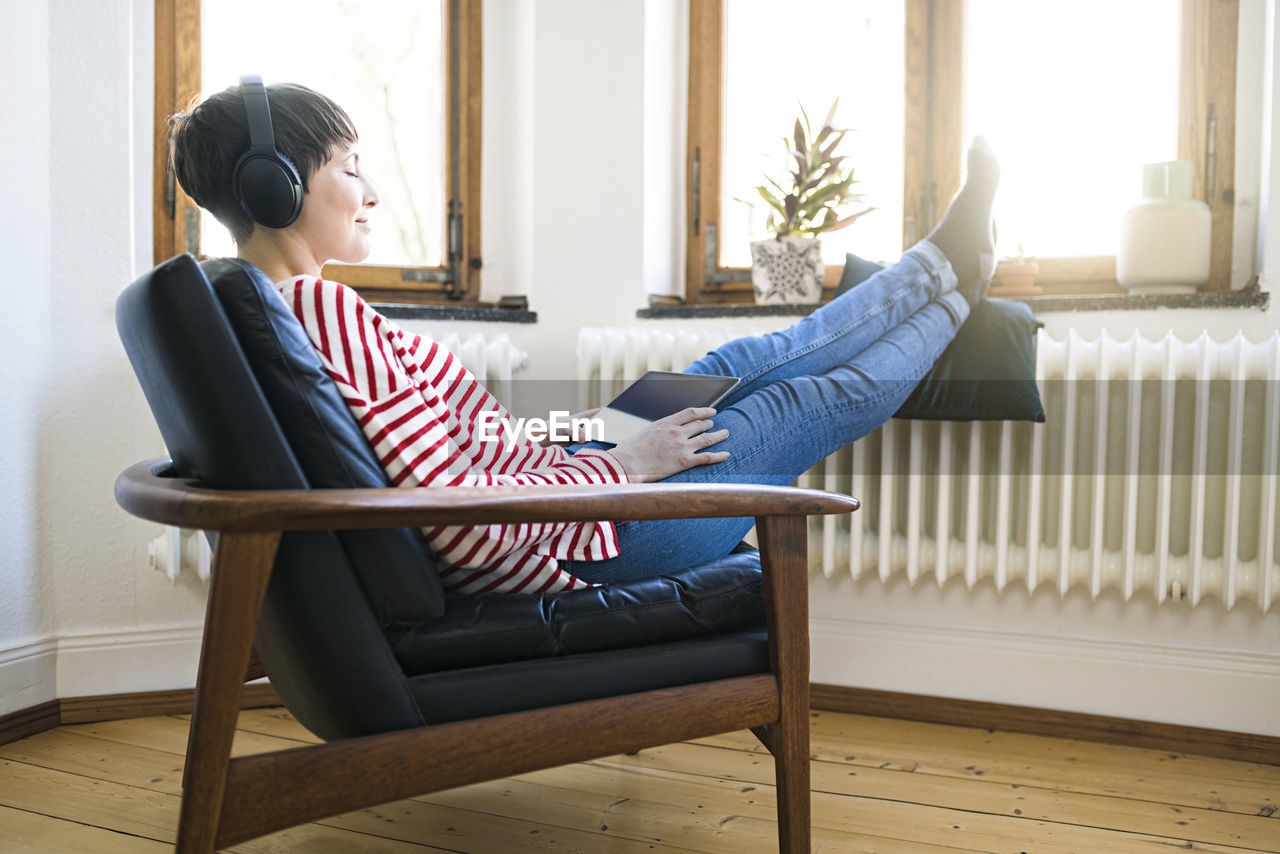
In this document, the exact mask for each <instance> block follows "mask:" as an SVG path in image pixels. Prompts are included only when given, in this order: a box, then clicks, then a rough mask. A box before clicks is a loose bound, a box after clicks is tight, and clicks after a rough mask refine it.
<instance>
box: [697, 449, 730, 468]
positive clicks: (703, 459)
mask: <svg viewBox="0 0 1280 854" xmlns="http://www.w3.org/2000/svg"><path fill="white" fill-rule="evenodd" d="M727 459H729V452H728V451H711V452H709V453H706V454H694V455H693V464H694V465H695V466H709V465H711V464H712V463H722V462H724V461H725V460H727Z"/></svg>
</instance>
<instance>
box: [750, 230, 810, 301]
mask: <svg viewBox="0 0 1280 854" xmlns="http://www.w3.org/2000/svg"><path fill="white" fill-rule="evenodd" d="M822 272H823V267H822V242H821V241H820V240H818V239H817V238H816V237H798V236H796V235H788V236H786V237H783V238H781V239H778V238H776V237H770V238H767V239H765V240H757V241H755V242H753V243H752V244H751V285H752V287H754V288H755V292H756V303H757V304H759V305H770V304H776V303H815V302H818V301H819V300H820V299H821V297H822Z"/></svg>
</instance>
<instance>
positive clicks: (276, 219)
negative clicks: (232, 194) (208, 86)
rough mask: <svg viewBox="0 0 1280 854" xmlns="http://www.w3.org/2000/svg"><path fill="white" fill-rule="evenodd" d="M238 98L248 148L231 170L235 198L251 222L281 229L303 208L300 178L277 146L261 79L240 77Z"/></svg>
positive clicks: (255, 76) (296, 216) (251, 76)
mask: <svg viewBox="0 0 1280 854" xmlns="http://www.w3.org/2000/svg"><path fill="white" fill-rule="evenodd" d="M240 99H241V100H242V101H244V114H245V118H246V119H248V121H249V150H248V151H246V152H245V153H244V154H242V155H240V159H239V160H237V161H236V168H235V171H234V172H233V173H232V183H233V184H234V186H235V190H236V198H237V199H239V200H240V207H241V208H242V209H243V210H244V212H245V213H246V214H248V215H249V217H250V218H251V219H252V220H253V221H254V222H256V223H259V224H261V225H265V226H266V227H267V228H284V227H285V226H287V225H290V224H291V223H292V222H293V221H294V220H295V219H297V218H298V212H299V211H301V210H302V179H301V178H299V177H298V170H297V168H296V167H295V166H294V165H293V163H291V162H290V161H289V158H288V157H285V156H284V155H283V154H281V153H280V152H279V151H278V150H277V149H276V135H275V132H274V131H273V130H272V129H271V108H270V107H269V106H267V89H266V87H265V86H263V85H262V78H261V77H259V76H258V75H256V74H246V75H244V76H243V77H241V78H240Z"/></svg>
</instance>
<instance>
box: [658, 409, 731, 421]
mask: <svg viewBox="0 0 1280 854" xmlns="http://www.w3.org/2000/svg"><path fill="white" fill-rule="evenodd" d="M715 414H716V410H715V407H712V406H691V407H689V408H688V409H681V410H680V411H679V412H676V413H673V414H671V415H668V416H667V417H666V418H662V419H659V421H667V422H670V423H671V424H688V423H689V422H691V421H699V420H702V419H706V418H710V417H711V416H712V415H715ZM654 423H655V424H656V423H659V422H658V421H655V422H654Z"/></svg>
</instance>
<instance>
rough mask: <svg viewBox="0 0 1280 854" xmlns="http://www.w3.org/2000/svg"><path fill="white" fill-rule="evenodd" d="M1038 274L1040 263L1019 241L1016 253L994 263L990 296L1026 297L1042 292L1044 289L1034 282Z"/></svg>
mask: <svg viewBox="0 0 1280 854" xmlns="http://www.w3.org/2000/svg"><path fill="white" fill-rule="evenodd" d="M1039 275H1040V265H1039V264H1037V263H1036V259H1035V258H1033V257H1031V256H1030V255H1028V254H1027V252H1026V250H1025V249H1023V248H1022V244H1021V243H1019V244H1018V254H1017V255H1014V256H1012V257H1010V258H1005V259H1003V260H1001V261H1000V263H999V264H998V265H996V274H995V277H994V278H993V279H992V281H991V296H993V297H1028V296H1035V295H1036V294H1040V293H1044V289H1043V288H1041V287H1040V286H1039V285H1037V284H1036V277H1037V276H1039Z"/></svg>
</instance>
